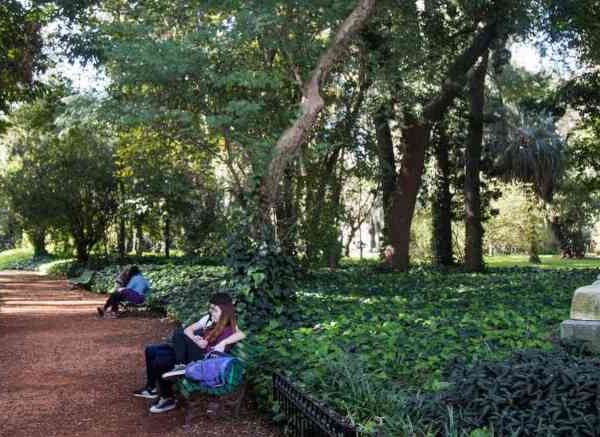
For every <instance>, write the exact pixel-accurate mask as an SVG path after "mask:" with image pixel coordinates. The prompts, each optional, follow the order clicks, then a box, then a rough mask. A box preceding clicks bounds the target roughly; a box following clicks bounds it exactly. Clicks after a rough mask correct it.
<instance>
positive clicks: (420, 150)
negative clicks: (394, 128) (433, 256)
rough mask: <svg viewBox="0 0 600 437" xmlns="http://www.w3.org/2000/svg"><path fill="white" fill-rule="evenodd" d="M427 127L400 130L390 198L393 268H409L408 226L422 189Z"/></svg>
mask: <svg viewBox="0 0 600 437" xmlns="http://www.w3.org/2000/svg"><path fill="white" fill-rule="evenodd" d="M428 143H429V127H428V126H426V125H420V124H414V125H412V126H410V127H407V128H404V129H402V144H403V150H402V162H401V168H400V172H399V174H398V178H397V186H396V189H395V190H394V193H393V195H392V199H391V213H392V217H391V221H390V233H389V235H390V242H391V244H392V247H393V248H394V253H393V255H392V269H394V270H399V271H406V270H408V265H409V246H410V226H411V224H412V218H413V215H414V212H415V205H416V203H417V194H418V193H419V189H420V188H421V176H422V174H423V168H424V164H425V151H426V149H427V144H428Z"/></svg>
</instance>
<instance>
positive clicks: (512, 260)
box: [485, 255, 600, 269]
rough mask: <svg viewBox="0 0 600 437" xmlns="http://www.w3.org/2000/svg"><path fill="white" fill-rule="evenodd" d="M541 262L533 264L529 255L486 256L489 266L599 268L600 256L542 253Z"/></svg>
mask: <svg viewBox="0 0 600 437" xmlns="http://www.w3.org/2000/svg"><path fill="white" fill-rule="evenodd" d="M540 260H541V261H542V263H541V264H532V263H530V262H529V256H527V255H503V256H490V257H485V263H486V265H487V266H488V267H537V268H541V269H597V268H600V258H599V257H586V258H583V259H566V258H562V257H560V256H558V255H540Z"/></svg>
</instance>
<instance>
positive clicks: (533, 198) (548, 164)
mask: <svg viewBox="0 0 600 437" xmlns="http://www.w3.org/2000/svg"><path fill="white" fill-rule="evenodd" d="M503 112H504V114H501V115H503V116H501V117H500V121H499V122H498V123H496V126H495V127H494V129H493V130H492V138H493V140H492V141H491V142H490V144H489V145H488V153H489V154H490V156H491V157H492V170H491V173H492V174H493V175H494V176H496V177H498V178H500V179H501V180H503V181H505V182H521V183H524V184H525V186H526V196H527V198H528V200H529V208H528V211H529V214H528V217H527V220H528V223H527V229H528V235H527V237H528V238H529V241H530V248H529V261H530V262H534V263H539V262H540V259H539V256H538V253H537V251H538V241H539V237H538V232H537V226H536V222H537V217H536V214H535V211H536V209H538V208H540V207H541V206H542V204H543V203H550V202H551V201H552V196H553V194H554V191H555V187H556V184H557V181H558V179H559V178H560V176H561V174H562V173H563V169H564V147H565V144H564V141H563V140H562V138H561V137H560V136H559V134H558V133H557V131H556V125H555V120H554V118H553V117H552V116H550V115H548V114H544V113H541V114H540V113H538V114H532V113H528V114H523V113H518V112H511V111H510V109H509V108H507V107H504V108H503Z"/></svg>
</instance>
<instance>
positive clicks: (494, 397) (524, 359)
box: [419, 350, 600, 436]
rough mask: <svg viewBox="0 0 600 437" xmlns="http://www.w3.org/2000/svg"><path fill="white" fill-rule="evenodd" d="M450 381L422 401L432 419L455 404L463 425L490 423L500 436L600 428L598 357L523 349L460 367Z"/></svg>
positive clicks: (594, 431) (578, 432)
mask: <svg viewBox="0 0 600 437" xmlns="http://www.w3.org/2000/svg"><path fill="white" fill-rule="evenodd" d="M450 383H451V388H450V389H448V390H445V391H443V392H442V393H440V394H437V395H435V396H432V400H431V402H429V403H427V402H426V403H421V404H420V405H419V408H420V410H421V411H422V412H423V411H424V410H426V412H425V413H424V415H425V416H426V418H427V419H428V421H429V422H430V423H438V425H441V424H443V423H444V421H445V417H444V416H441V417H440V414H439V413H440V412H441V411H444V409H445V407H446V408H447V407H449V406H451V407H452V408H453V410H454V411H455V412H456V417H455V420H456V422H457V424H458V427H459V428H460V429H464V430H472V429H477V428H480V427H489V429H493V430H494V433H495V434H496V435H499V436H504V435H519V436H540V435H547V436H554V435H565V436H566V435H569V436H572V435H590V436H592V435H597V430H598V428H599V427H600V417H599V416H598V403H599V402H600V397H599V394H598V393H599V390H600V359H598V358H589V357H581V356H575V355H572V354H569V353H567V352H565V351H562V350H556V351H550V352H547V351H546V352H543V351H535V350H529V351H521V352H517V353H515V354H514V355H513V356H512V357H510V359H509V360H507V361H503V362H481V363H476V364H475V365H473V366H465V365H460V366H456V367H455V368H454V370H453V372H452V376H451V377H450ZM440 422H441V423H440ZM440 428H441V427H440Z"/></svg>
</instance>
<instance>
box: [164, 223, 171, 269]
mask: <svg viewBox="0 0 600 437" xmlns="http://www.w3.org/2000/svg"><path fill="white" fill-rule="evenodd" d="M164 240H165V257H167V258H169V257H170V256H171V216H170V215H169V213H166V214H165V223H164Z"/></svg>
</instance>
